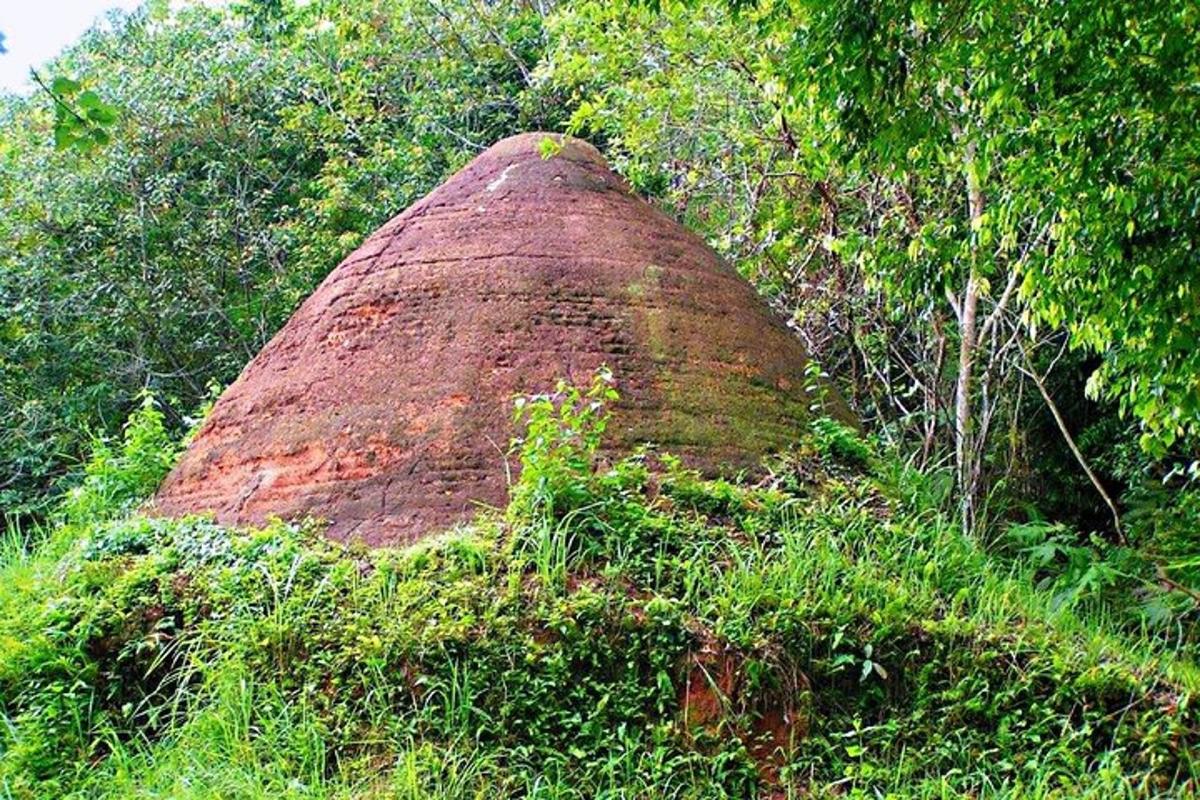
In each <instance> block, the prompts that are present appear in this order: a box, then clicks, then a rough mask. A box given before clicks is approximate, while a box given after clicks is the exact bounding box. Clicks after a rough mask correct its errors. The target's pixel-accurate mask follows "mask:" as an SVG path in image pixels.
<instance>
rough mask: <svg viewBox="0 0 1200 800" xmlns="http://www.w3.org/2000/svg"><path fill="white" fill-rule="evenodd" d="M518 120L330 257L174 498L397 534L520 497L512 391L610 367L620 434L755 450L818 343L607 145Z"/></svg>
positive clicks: (794, 403) (175, 485)
mask: <svg viewBox="0 0 1200 800" xmlns="http://www.w3.org/2000/svg"><path fill="white" fill-rule="evenodd" d="M546 136H547V134H525V135H522V136H516V137H513V138H510V139H505V140H504V141H501V142H499V143H498V144H496V145H494V146H493V147H492V148H490V149H489V150H487V151H486V152H484V153H483V154H481V155H480V156H479V157H478V158H476V159H475V160H474V161H472V162H471V163H470V164H469V165H468V166H467V167H465V168H464V169H462V170H461V171H460V172H458V173H457V174H456V175H454V177H452V178H450V180H448V181H447V182H446V183H445V184H443V185H442V186H441V187H439V188H438V189H436V190H435V191H433V192H432V193H431V194H429V195H428V196H427V197H425V198H424V199H422V200H421V201H419V202H418V203H416V204H415V205H413V206H412V207H411V208H409V209H408V210H407V211H405V212H404V213H402V214H400V215H399V216H397V217H395V218H394V219H392V220H391V221H390V222H388V223H387V224H385V225H384V226H383V227H382V228H380V229H379V230H378V231H377V232H376V233H374V234H373V235H372V236H371V237H370V238H369V239H367V240H366V242H365V243H364V244H363V245H362V246H361V247H359V248H358V249H357V250H355V251H354V252H353V253H351V254H350V255H349V256H348V257H347V258H346V260H345V261H343V262H342V263H341V264H340V265H338V267H337V268H336V269H334V270H333V272H331V273H330V274H329V276H328V277H327V278H326V279H325V281H324V282H323V283H322V284H321V285H320V287H318V289H317V290H316V291H315V292H314V293H313V294H312V296H310V297H309V298H308V300H307V301H305V303H304V304H303V305H302V306H301V307H300V308H299V310H297V311H296V313H295V314H294V315H293V316H292V318H291V319H290V320H289V321H288V323H287V324H286V325H285V326H284V327H283V329H282V330H281V331H280V332H279V333H278V334H277V335H276V336H275V338H274V339H272V340H271V342H270V343H269V344H268V345H267V346H266V347H265V348H264V349H263V350H262V352H261V353H259V354H258V356H257V357H256V358H255V359H254V360H253V361H251V362H250V364H249V365H248V366H247V367H246V369H245V370H244V371H243V372H242V374H241V376H240V377H239V378H238V379H237V381H236V382H235V383H234V384H233V385H232V386H230V387H229V389H228V390H227V391H226V392H225V393H224V395H222V397H221V398H220V400H219V401H218V402H217V404H216V406H215V408H214V409H213V412H212V415H211V416H210V418H209V419H208V421H207V423H206V424H205V425H204V427H203V429H202V430H201V431H200V432H199V434H198V435H197V437H196V438H195V440H194V441H193V443H192V445H191V447H189V448H188V451H187V452H186V453H185V454H184V456H183V458H182V460H181V461H180V463H179V465H178V466H177V467H176V468H175V470H174V471H173V472H172V473H171V474H170V475H169V476H168V477H167V479H166V481H165V482H164V483H163V485H162V487H161V488H160V489H159V492H158V495H157V498H156V509H157V510H158V512H159V513H163V514H168V515H180V514H184V513H189V512H198V511H206V510H209V511H214V512H215V513H216V517H217V519H218V520H220V521H222V522H226V523H258V522H262V521H264V520H265V519H266V518H267V517H269V516H273V515H278V516H281V517H284V518H293V517H299V516H303V515H312V516H317V517H322V518H325V519H328V520H329V521H330V523H331V527H330V534H331V535H332V536H334V537H337V538H342V539H346V538H351V537H354V538H361V539H362V540H363V541H365V542H366V543H367V544H370V545H390V544H401V543H405V542H408V541H412V540H414V539H416V538H419V537H420V536H422V535H425V534H427V533H429V532H432V531H435V530H437V529H440V528H444V527H446V526H448V525H450V524H452V523H454V522H457V521H459V520H463V519H465V518H467V517H469V516H471V515H472V514H473V513H474V511H475V510H476V508H477V507H478V505H479V504H490V505H502V504H503V503H504V502H505V498H506V484H505V469H504V459H505V456H504V452H505V450H506V449H507V445H508V442H509V440H510V439H511V437H512V436H513V434H514V430H513V427H512V399H513V397H514V396H515V395H517V394H521V393H530V392H540V391H546V390H547V389H549V388H551V387H552V386H553V385H554V383H555V381H556V380H557V379H559V378H567V379H569V380H573V381H575V382H586V381H587V379H588V377H589V375H590V373H591V372H592V371H593V370H594V369H595V368H596V367H598V366H599V365H601V364H602V363H607V364H608V365H609V366H610V367H612V369H613V372H614V374H615V375H616V378H617V386H618V389H619V390H620V391H621V393H622V401H621V403H620V404H619V407H618V408H617V410H616V413H615V415H614V419H613V421H612V423H611V424H610V426H609V439H610V445H611V447H612V448H613V449H614V450H615V451H617V452H621V451H625V450H627V449H629V448H632V447H634V446H636V445H638V444H641V443H643V442H654V443H657V444H659V445H661V446H662V447H663V448H665V449H667V450H670V451H672V452H675V453H676V454H678V455H680V456H681V457H683V459H684V461H685V463H687V464H689V465H691V466H694V467H696V468H699V469H702V470H704V471H706V472H710V473H711V472H716V471H719V470H721V469H723V468H735V469H736V468H742V467H747V466H754V465H756V464H757V463H758V461H759V460H760V458H761V457H762V456H763V455H764V454H765V453H766V452H768V451H769V450H771V449H772V448H775V447H778V446H780V445H781V444H782V443H786V442H787V441H788V440H789V439H791V438H793V437H794V435H795V433H796V430H797V426H798V425H799V424H800V423H802V422H803V420H804V419H805V417H806V415H807V407H808V400H807V398H806V397H805V396H804V391H803V386H804V375H803V372H804V365H805V354H804V352H803V349H802V348H801V346H800V344H799V343H798V342H797V341H796V339H795V338H794V337H793V336H792V335H791V334H790V333H789V332H788V331H787V329H786V327H785V326H784V325H782V324H781V323H780V322H779V321H778V320H777V319H775V318H774V317H773V316H772V314H771V312H770V311H769V309H768V308H767V307H766V306H765V304H764V303H763V302H762V300H761V299H760V298H759V297H758V296H757V295H756V293H755V292H754V290H753V289H752V288H751V287H750V285H749V284H748V283H746V281H744V280H743V279H742V278H741V277H740V276H738V275H737V273H736V272H735V271H734V270H733V269H732V268H731V267H729V266H728V265H727V264H725V263H724V262H722V261H721V259H720V258H719V257H718V256H717V255H716V254H715V253H714V252H713V251H712V250H710V249H709V248H708V247H707V246H706V245H705V244H704V242H703V241H701V240H700V239H699V238H698V237H696V236H695V235H693V234H691V233H690V232H688V231H687V230H685V229H684V228H683V227H682V226H680V225H679V224H678V223H676V222H675V221H673V220H671V219H670V218H669V217H667V216H666V215H664V214H662V213H661V212H659V211H658V210H656V209H655V208H653V207H652V206H650V205H649V204H647V203H646V202H644V201H642V200H641V199H639V198H638V197H637V196H635V195H634V194H633V193H632V192H630V190H629V188H628V187H627V186H626V184H625V183H624V182H623V181H622V180H621V179H620V178H619V177H617V176H616V175H614V174H613V173H612V172H611V171H609V169H608V167H607V165H606V163H605V161H604V159H603V158H602V157H601V156H600V154H599V153H598V152H597V151H596V150H595V149H594V148H593V147H591V146H590V145H588V144H586V143H584V142H581V141H578V140H573V139H572V140H566V141H565V142H563V146H562V148H561V150H560V151H559V153H558V154H557V155H555V156H553V157H552V158H548V159H547V158H542V157H541V156H540V155H539V143H540V142H541V141H542V140H543V139H544V138H545V137H546Z"/></svg>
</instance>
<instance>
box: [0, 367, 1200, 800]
mask: <svg viewBox="0 0 1200 800" xmlns="http://www.w3.org/2000/svg"><path fill="white" fill-rule="evenodd" d="M611 391H612V390H611V389H610V388H609V385H608V383H607V382H606V381H603V380H601V381H599V382H597V383H596V384H595V386H594V387H593V389H592V390H591V392H590V396H589V395H588V394H584V393H582V392H579V391H576V390H573V389H570V388H569V387H567V388H565V389H563V390H561V391H560V392H559V393H556V394H553V395H547V396H543V397H539V398H533V399H531V400H530V401H529V402H528V403H527V404H526V406H525V412H526V418H527V419H528V420H529V423H530V425H529V433H528V435H527V436H525V437H524V440H523V443H522V444H521V445H520V453H519V455H520V458H521V460H522V462H523V463H524V464H525V465H526V469H525V471H524V473H523V474H522V476H521V479H520V482H519V484H518V486H517V487H516V491H515V498H516V499H515V501H514V503H513V505H512V506H511V507H510V508H509V510H508V514H507V516H506V517H505V518H504V519H499V518H492V519H483V520H480V521H479V522H478V523H476V524H474V525H472V526H470V527H468V528H466V529H463V530H459V531H456V532H451V533H449V534H447V535H445V536H443V537H440V538H438V539H435V540H433V541H430V542H428V543H425V544H423V545H419V546H417V547H415V548H410V549H407V550H401V551H386V550H385V551H372V552H363V551H357V550H355V549H353V548H351V549H347V548H345V547H342V546H339V545H335V544H331V543H329V542H327V541H325V540H323V539H322V538H321V536H320V535H319V533H318V532H316V531H314V530H312V529H309V528H305V527H288V526H284V525H282V524H276V525H272V526H269V527H267V528H265V529H263V530H259V531H245V532H238V531H231V530H228V529H223V528H221V527H218V526H216V525H214V524H212V523H210V522H206V521H204V520H202V519H189V520H183V521H163V520H153V519H147V518H145V517H142V516H139V515H136V514H134V515H131V516H129V515H127V516H118V517H117V518H115V519H113V520H112V521H108V522H104V521H97V522H91V523H71V522H68V523H67V525H66V526H65V527H63V528H62V529H60V530H59V531H57V532H56V533H55V534H53V535H52V536H51V537H50V538H49V539H48V540H46V541H45V542H43V543H42V544H40V545H36V544H35V545H32V546H30V545H29V544H27V543H25V542H22V541H20V540H17V539H11V540H10V541H8V542H7V543H6V545H5V547H4V550H3V551H2V552H3V555H2V559H3V560H2V561H0V611H2V612H3V613H0V721H2V722H3V725H0V795H2V796H4V797H6V798H18V799H21V800H23V799H24V798H41V797H45V798H62V797H88V798H92V797H122V798H124V797H165V796H169V797H174V798H186V797H196V798H200V797H213V796H230V797H276V798H278V797H289V798H324V797H345V798H348V797H357V798H362V797H385V796H386V797H403V798H430V797H434V798H467V797H483V796H486V797H509V796H513V797H516V796H520V797H540V798H575V797H578V798H583V797H588V798H593V797H606V798H618V797H625V798H632V797H678V798H728V797H752V796H761V795H760V793H761V792H763V791H766V790H767V789H770V790H771V791H772V792H773V793H774V794H772V796H778V797H796V796H801V795H803V796H816V797H826V796H828V797H835V796H851V797H877V796H881V794H886V793H893V794H892V795H890V796H914V795H922V796H929V797H958V796H963V795H966V794H970V795H979V796H988V797H1003V796H1009V797H1085V796H1089V797H1111V796H1157V795H1161V796H1177V794H1178V793H1179V792H1180V791H1184V790H1186V788H1187V787H1188V786H1189V785H1194V781H1195V780H1196V777H1197V772H1198V771H1200V764H1197V763H1196V762H1195V761H1194V757H1195V752H1196V750H1195V747H1196V744H1197V741H1198V739H1200V719H1198V718H1197V715H1196V711H1195V709H1194V707H1193V701H1192V694H1193V692H1194V691H1195V690H1196V688H1197V680H1198V676H1197V675H1196V674H1195V671H1194V669H1193V668H1191V667H1189V666H1188V665H1187V664H1186V663H1183V662H1179V661H1177V660H1176V658H1175V657H1174V656H1173V655H1172V653H1171V652H1170V650H1169V649H1164V648H1162V647H1159V646H1154V645H1150V644H1148V643H1146V642H1144V641H1143V642H1141V643H1135V642H1134V641H1133V640H1132V639H1131V638H1129V637H1128V636H1127V635H1126V634H1123V633H1121V632H1120V631H1119V630H1117V629H1116V627H1115V626H1113V625H1112V624H1111V623H1106V622H1103V621H1102V620H1101V617H1099V616H1097V615H1096V614H1095V613H1094V611H1083V610H1080V609H1072V608H1069V607H1065V606H1062V605H1059V606H1057V607H1056V606H1055V605H1054V604H1052V602H1051V600H1050V597H1049V595H1047V594H1045V593H1042V592H1039V591H1036V590H1033V589H1031V584H1030V580H1029V579H1030V574H1028V572H1027V571H1026V569H1024V568H1022V569H1017V570H1015V571H1011V570H1008V569H1005V568H997V566H996V565H994V564H992V563H991V562H990V560H989V557H988V556H987V555H985V554H984V553H983V552H982V551H981V550H980V549H979V548H978V547H977V546H976V545H974V544H973V543H972V542H971V541H970V540H968V539H965V538H963V537H962V536H961V535H960V534H959V532H958V530H957V527H956V524H955V523H954V521H953V518H952V517H950V518H947V517H946V516H944V515H942V514H940V513H939V512H938V511H937V510H936V509H934V508H931V507H929V506H928V505H927V500H928V498H929V497H930V489H929V487H928V485H927V483H926V479H925V478H922V476H920V475H919V474H918V473H915V472H912V471H911V470H908V469H906V468H904V467H903V466H901V465H899V464H897V463H895V462H894V461H892V460H891V459H890V458H888V457H886V456H884V455H882V454H878V453H877V452H876V451H875V448H874V447H873V446H872V445H871V444H870V443H868V442H865V441H863V440H862V439H860V438H859V437H858V435H857V434H855V433H854V432H853V431H851V430H849V429H847V428H845V427H844V426H842V425H840V424H838V423H835V422H833V421H831V420H822V421H821V422H819V423H816V424H814V426H813V429H812V431H811V433H810V434H809V435H808V436H806V437H804V438H803V440H802V441H800V442H799V443H798V446H797V448H796V449H795V450H794V451H793V452H792V454H791V455H789V456H788V457H787V458H785V459H783V460H781V461H779V462H777V463H776V464H775V465H774V469H773V471H772V473H771V475H770V477H769V478H768V479H766V480H764V481H763V482H762V483H759V484H755V485H745V484H733V483H728V482H724V481H715V482H714V481H705V480H702V479H700V478H699V476H697V475H695V474H693V473H689V472H688V471H686V470H684V469H682V468H681V467H680V466H679V465H678V463H677V462H676V461H675V460H674V459H671V458H670V457H668V456H666V455H661V456H655V455H653V454H649V453H647V454H642V455H638V456H634V457H632V458H629V459H627V460H624V461H621V462H619V463H616V464H613V465H611V466H607V465H604V464H602V463H598V461H597V446H598V444H599V443H600V441H601V440H600V432H601V431H602V429H603V421H604V412H603V403H604V402H605V401H606V399H607V398H611V397H612V395H611ZM149 411H152V408H150V407H148V408H147V410H145V411H142V412H140V413H139V415H138V416H137V417H135V419H134V421H133V422H132V423H131V424H130V425H129V427H128V431H129V434H128V435H127V437H126V442H125V454H126V457H127V460H126V462H124V463H122V464H117V465H114V464H113V462H112V459H111V456H110V455H109V454H107V453H102V454H100V455H99V456H98V461H97V463H98V464H102V465H107V466H97V467H96V468H94V469H93V470H92V474H93V476H98V475H101V474H107V476H108V479H109V481H110V482H113V481H114V479H115V478H116V477H117V476H118V475H126V474H128V475H129V481H127V483H128V484H130V485H132V483H136V482H137V481H138V480H139V479H140V478H139V477H138V476H139V475H140V474H142V473H141V472H140V470H142V469H143V468H144V465H146V464H148V463H152V462H153V460H154V459H153V456H154V454H155V453H159V454H161V453H162V452H163V451H162V450H160V449H158V448H157V447H156V446H154V445H152V444H151V442H152V440H153V439H154V437H147V436H146V433H147V431H151V430H154V429H155V428H156V427H157V425H156V422H155V420H156V419H157V417H156V416H154V415H153V414H150V413H148V412H149ZM167 452H169V450H168V451H167ZM656 460H657V461H661V462H662V463H661V466H662V467H663V469H662V470H650V469H649V468H648V467H649V466H650V465H651V464H652V463H653V462H654V461H656ZM115 482H118V483H119V482H120V481H115ZM95 483H96V482H95V481H92V484H91V485H95ZM115 503H116V505H114V508H119V507H120V506H121V499H119V498H118V499H115ZM97 510H99V509H97Z"/></svg>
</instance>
